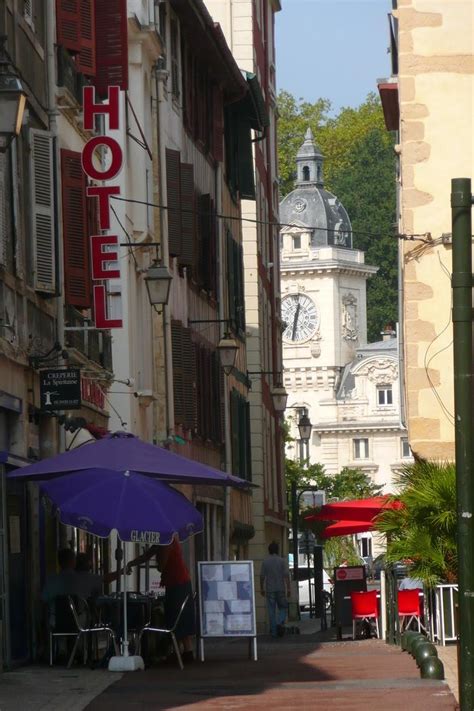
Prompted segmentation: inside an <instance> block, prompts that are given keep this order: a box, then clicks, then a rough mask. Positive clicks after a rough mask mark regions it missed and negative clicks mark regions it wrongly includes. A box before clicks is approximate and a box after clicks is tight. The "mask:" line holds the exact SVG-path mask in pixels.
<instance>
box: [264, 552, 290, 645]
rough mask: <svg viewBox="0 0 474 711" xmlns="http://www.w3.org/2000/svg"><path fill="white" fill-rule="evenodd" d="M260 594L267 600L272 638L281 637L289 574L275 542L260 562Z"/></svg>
mask: <svg viewBox="0 0 474 711" xmlns="http://www.w3.org/2000/svg"><path fill="white" fill-rule="evenodd" d="M260 592H261V593H262V595H263V596H264V597H265V598H266V600H267V610H268V619H269V622H270V633H271V635H272V637H283V635H284V633H285V621H286V613H287V611H288V598H289V597H290V573H289V570H288V564H287V563H286V562H285V561H284V559H283V558H282V557H281V556H280V555H279V552H278V543H275V541H273V542H272V543H270V545H269V546H268V556H267V557H266V558H265V559H264V560H263V562H262V567H261V569H260ZM277 611H278V616H277Z"/></svg>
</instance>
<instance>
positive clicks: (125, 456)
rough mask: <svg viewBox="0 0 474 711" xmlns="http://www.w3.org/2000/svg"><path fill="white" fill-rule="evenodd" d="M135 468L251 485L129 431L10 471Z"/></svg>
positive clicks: (161, 475) (25, 474) (21, 474)
mask: <svg viewBox="0 0 474 711" xmlns="http://www.w3.org/2000/svg"><path fill="white" fill-rule="evenodd" d="M97 468H99V469H115V470H116V471H119V472H124V471H126V470H133V471H136V472H140V474H149V475H152V476H154V477H156V478H157V479H163V480H164V481H168V482H177V483H181V484H220V485H221V486H222V485H224V486H235V487H248V486H251V484H249V482H247V481H244V480H243V479H239V478H238V477H236V476H232V475H231V474H227V473H226V472H222V471H219V470H218V469H213V468H212V467H208V466H207V465H205V464H201V463H200V462H195V461H194V460H192V459H187V457H182V456H180V455H179V454H174V452H169V451H168V450H167V449H164V448H163V447H158V446H156V445H154V444H149V443H148V442H143V440H141V439H140V438H139V437H135V435H132V434H129V433H128V432H114V433H113V434H110V435H107V436H106V437H104V438H103V439H100V440H98V441H97V442H93V443H92V444H84V445H83V446H82V447H77V449H72V450H70V451H69V452H64V453H63V454H58V455H56V456H55V457H50V458H49V459H43V460H41V461H40V462H36V463H35V464H30V465H29V466H27V467H22V468H20V469H16V470H15V471H13V472H10V473H9V474H8V476H9V477H11V478H12V479H19V478H28V479H35V478H37V479H39V478H41V479H49V478H52V477H55V476H59V475H61V474H66V473H67V472H74V471H80V470H83V469H97Z"/></svg>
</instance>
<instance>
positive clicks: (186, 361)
mask: <svg viewBox="0 0 474 711" xmlns="http://www.w3.org/2000/svg"><path fill="white" fill-rule="evenodd" d="M182 338H183V340H182V359H183V400H184V426H185V427H186V428H187V429H190V430H192V431H193V432H194V431H195V430H196V409H197V408H196V361H195V360H194V344H193V342H192V341H191V329H189V328H183V331H182Z"/></svg>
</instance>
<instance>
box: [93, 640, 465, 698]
mask: <svg viewBox="0 0 474 711" xmlns="http://www.w3.org/2000/svg"><path fill="white" fill-rule="evenodd" d="M246 651H247V647H246V644H245V643H244V642H242V641H225V642H217V643H213V644H212V645H209V647H208V650H207V652H206V661H205V662H204V663H197V662H196V663H195V664H194V665H191V666H188V667H186V668H185V670H184V671H183V672H181V671H180V670H179V669H177V668H174V667H162V668H161V669H159V668H156V669H150V670H147V671H145V672H142V673H136V674H127V675H124V676H123V677H122V678H121V679H120V680H118V681H117V682H116V683H115V684H113V685H112V686H110V687H108V688H107V689H106V690H105V691H104V692H103V693H102V694H100V696H98V697H97V698H96V699H95V700H94V701H92V702H91V703H90V704H89V706H87V709H88V711H109V710H110V711H120V710H121V709H133V710H135V709H140V710H143V711H148V709H149V710H150V711H151V710H152V709H188V708H189V709H191V708H192V709H196V710H197V709H239V708H242V709H247V710H248V711H251V710H252V709H259V710H261V709H262V708H263V707H265V706H266V707H268V708H271V709H272V711H274V710H277V709H299V710H300V711H301V709H315V708H319V709H334V711H338V710H341V711H342V710H343V709H344V711H348V710H349V711H356V710H357V709H368V708H370V709H373V710H374V711H377V710H378V709H383V711H398V710H402V709H403V711H408V710H410V709H416V710H417V711H425V710H426V711H438V710H439V711H441V710H443V711H448V710H451V711H454V709H456V701H455V699H454V697H453V695H452V694H451V692H450V690H449V688H448V686H447V685H446V684H445V683H444V682H441V681H425V680H421V679H420V676H419V672H418V669H417V667H416V665H415V663H414V661H413V659H412V658H411V657H410V656H408V654H406V653H402V652H401V651H400V649H399V648H397V647H390V646H389V645H387V644H385V643H384V642H382V641H378V640H364V641H358V642H352V641H343V642H325V643H318V642H316V641H315V639H314V637H312V636H311V637H310V636H308V635H300V636H288V637H287V638H285V639H283V640H275V641H272V640H270V639H269V638H262V640H260V641H259V661H258V662H253V661H250V660H248V659H247V656H246Z"/></svg>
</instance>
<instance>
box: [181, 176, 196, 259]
mask: <svg viewBox="0 0 474 711" xmlns="http://www.w3.org/2000/svg"><path fill="white" fill-rule="evenodd" d="M180 187H181V254H180V257H179V263H180V264H181V265H182V266H184V267H192V266H193V264H194V225H195V220H194V168H193V166H192V164H190V163H181V166H180Z"/></svg>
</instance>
